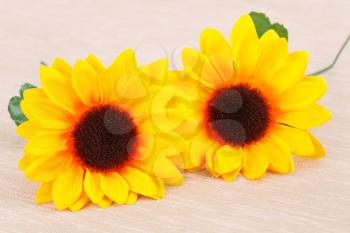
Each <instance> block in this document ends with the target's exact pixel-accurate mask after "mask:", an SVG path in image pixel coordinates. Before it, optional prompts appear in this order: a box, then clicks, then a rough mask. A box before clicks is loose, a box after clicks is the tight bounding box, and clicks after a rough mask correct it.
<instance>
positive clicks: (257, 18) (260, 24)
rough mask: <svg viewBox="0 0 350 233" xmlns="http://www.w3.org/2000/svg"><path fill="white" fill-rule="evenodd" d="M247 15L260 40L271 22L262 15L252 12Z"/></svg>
mask: <svg viewBox="0 0 350 233" xmlns="http://www.w3.org/2000/svg"><path fill="white" fill-rule="evenodd" d="M249 15H250V17H251V18H252V19H253V22H254V25H255V29H256V32H257V33H258V36H259V38H260V37H261V36H262V35H263V34H264V33H265V32H266V31H267V30H269V28H270V26H271V22H270V20H269V18H268V17H267V16H266V15H265V14H263V13H259V12H255V11H252V12H250V13H249Z"/></svg>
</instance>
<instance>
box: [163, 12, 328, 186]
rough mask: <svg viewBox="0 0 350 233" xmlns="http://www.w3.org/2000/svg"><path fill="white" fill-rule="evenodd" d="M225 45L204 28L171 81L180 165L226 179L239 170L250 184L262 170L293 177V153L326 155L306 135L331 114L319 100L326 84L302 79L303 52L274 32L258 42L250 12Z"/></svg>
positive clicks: (303, 68) (241, 20)
mask: <svg viewBox="0 0 350 233" xmlns="http://www.w3.org/2000/svg"><path fill="white" fill-rule="evenodd" d="M230 42H231V43H228V42H227V41H226V40H225V38H224V37H223V36H222V35H221V34H220V32H218V31H217V30H214V29H206V30H204V31H203V32H202V33H201V37H200V51H197V50H195V49H192V48H185V49H184V50H183V53H182V61H183V65H184V71H183V72H181V71H178V72H174V73H173V75H174V76H176V77H177V79H178V81H171V82H169V87H168V88H173V89H176V90H177V92H179V93H175V92H173V95H174V96H175V97H174V98H182V99H186V101H182V102H183V103H184V104H183V105H182V107H181V108H178V107H173V108H172V109H171V111H175V112H176V111H178V113H179V114H178V115H177V118H176V120H173V121H172V122H173V127H172V134H178V135H180V136H182V138H183V139H184V140H182V141H179V143H178V144H177V146H178V148H182V151H183V156H182V157H183V158H182V161H180V162H181V164H182V166H184V168H186V169H188V170H193V171H194V170H198V169H202V168H204V167H206V168H207V169H208V170H209V171H210V173H211V174H212V175H213V176H215V177H221V178H223V179H224V180H227V181H231V180H233V179H234V178H235V177H236V176H237V174H238V173H240V172H241V173H242V174H243V175H244V176H245V177H247V178H249V179H257V178H260V177H262V176H263V175H264V173H265V172H266V170H269V171H272V172H278V173H288V172H291V171H293V169H294V163H293V158H292V154H294V155H297V156H304V157H313V158H315V157H322V156H324V154H325V152H324V149H323V147H322V145H321V144H320V143H319V142H318V141H317V139H316V138H315V137H313V136H312V135H311V134H310V133H309V132H308V130H309V129H310V128H313V127H315V126H319V125H321V124H323V123H325V122H326V121H328V120H329V119H330V118H331V113H330V112H329V111H328V110H326V109H325V108H323V107H321V106H320V105H318V104H317V103H316V101H317V100H319V99H320V97H321V96H323V95H324V93H325V92H326V83H325V80H324V79H323V78H321V77H317V76H314V77H311V76H305V70H306V66H307V63H308V59H309V58H308V54H307V53H306V52H304V51H298V52H292V53H289V52H288V44H287V41H286V39H284V38H280V37H279V36H278V35H277V34H276V33H275V31H273V30H268V31H267V32H266V33H265V34H264V35H262V37H261V38H258V36H257V33H256V30H255V27H254V23H253V21H252V19H251V17H250V16H249V15H243V16H242V17H240V18H239V20H238V21H237V23H236V24H235V25H234V27H233V29H232V33H231V36H230ZM172 80H174V78H173V79H172ZM178 83H182V84H181V85H179V84H178ZM183 86H186V91H184V90H185V88H184V87H183ZM188 90H191V92H189V91H188ZM188 93H190V94H188ZM170 99H171V98H170ZM169 111H170V110H169ZM175 115H176V114H175ZM175 125H176V127H175ZM177 160H179V158H177ZM178 162H179V161H178Z"/></svg>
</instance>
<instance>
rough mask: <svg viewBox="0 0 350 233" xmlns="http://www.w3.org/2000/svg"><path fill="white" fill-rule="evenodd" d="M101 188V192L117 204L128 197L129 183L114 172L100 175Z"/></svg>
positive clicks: (122, 202) (123, 201)
mask: <svg viewBox="0 0 350 233" xmlns="http://www.w3.org/2000/svg"><path fill="white" fill-rule="evenodd" d="M101 188H102V190H103V193H104V194H105V195H106V196H107V197H109V198H110V199H111V200H113V201H114V202H116V203H117V204H124V203H125V202H126V201H127V199H128V193H129V185H128V183H127V182H126V181H125V179H124V178H123V177H122V176H121V175H119V174H118V173H116V172H112V173H109V174H105V175H103V176H101Z"/></svg>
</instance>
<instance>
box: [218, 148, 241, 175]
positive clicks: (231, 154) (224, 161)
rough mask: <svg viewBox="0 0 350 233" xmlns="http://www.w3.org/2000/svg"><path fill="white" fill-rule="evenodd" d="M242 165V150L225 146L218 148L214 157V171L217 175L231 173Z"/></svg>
mask: <svg viewBox="0 0 350 233" xmlns="http://www.w3.org/2000/svg"><path fill="white" fill-rule="evenodd" d="M241 164H242V149H240V148H238V149H235V148H232V147H231V146H228V145H225V146H222V147H220V148H219V149H218V150H217V151H216V154H215V157H214V170H215V171H216V172H217V173H219V174H225V173H229V172H232V171H234V170H236V169H237V168H239V167H240V166H241Z"/></svg>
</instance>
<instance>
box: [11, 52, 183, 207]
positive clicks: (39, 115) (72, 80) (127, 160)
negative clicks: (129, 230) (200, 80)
mask: <svg viewBox="0 0 350 233" xmlns="http://www.w3.org/2000/svg"><path fill="white" fill-rule="evenodd" d="M167 69H168V68H167V60H166V59H161V60H158V61H156V62H154V63H151V64H150V65H148V66H142V67H138V66H137V63H136V59H135V55H134V52H133V51H132V50H126V51H124V52H123V53H121V54H120V55H119V56H118V57H117V58H116V60H115V61H114V62H113V64H112V65H111V66H110V67H107V68H105V67H104V66H103V65H102V64H101V62H100V61H99V60H98V59H97V58H96V57H95V56H93V55H90V56H89V57H88V58H87V59H85V60H79V61H77V62H76V63H75V65H74V67H71V66H70V65H69V64H67V63H66V62H65V61H64V60H62V59H56V60H55V61H54V62H53V64H52V66H51V67H46V66H41V67H40V80H41V84H42V88H34V89H28V90H26V91H25V92H24V99H23V101H22V102H21V108H22V110H23V112H24V114H25V115H26V117H27V118H28V121H26V122H24V123H22V124H21V125H20V126H19V127H18V128H17V132H18V134H19V135H21V136H22V137H24V138H25V139H27V140H28V144H27V145H26V146H25V148H24V156H23V157H22V159H21V160H20V162H19V167H20V169H21V170H23V171H24V172H25V176H26V177H27V178H29V179H31V180H33V181H36V182H40V183H41V185H40V187H39V189H38V191H37V193H36V201H37V203H46V202H49V201H52V200H53V202H54V204H55V207H56V208H57V209H59V210H63V209H67V208H69V209H70V210H72V211H77V210H79V209H81V208H82V207H84V206H85V205H86V204H87V203H88V202H90V201H91V202H92V203H95V204H97V205H99V206H101V207H108V206H110V205H111V204H112V203H113V202H115V203H117V204H132V203H134V202H135V201H136V200H137V198H138V196H139V195H142V196H146V197H149V198H153V199H159V198H162V197H163V196H164V184H169V185H176V184H179V183H181V182H182V180H183V177H182V175H181V174H180V173H179V171H178V170H177V168H176V167H175V166H174V165H173V163H171V162H170V161H169V160H168V158H167V157H166V156H165V153H164V152H163V151H164V150H163V148H162V144H163V143H162V139H161V138H160V137H158V136H156V134H155V133H156V132H155V130H154V127H152V123H151V122H150V120H149V117H148V115H149V114H148V111H149V108H150V104H151V98H152V95H154V94H155V93H156V90H158V89H159V87H160V86H161V85H159V84H160V83H159V82H158V80H157V79H164V78H165V76H166V75H167ZM158 124H161V122H158Z"/></svg>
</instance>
